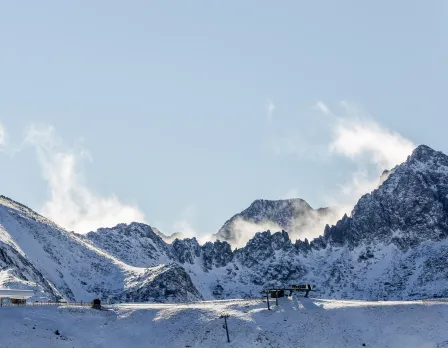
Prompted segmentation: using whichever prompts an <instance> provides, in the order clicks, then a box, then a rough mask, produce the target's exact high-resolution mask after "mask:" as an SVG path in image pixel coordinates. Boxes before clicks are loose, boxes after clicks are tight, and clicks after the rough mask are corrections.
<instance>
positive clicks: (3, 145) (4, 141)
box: [0, 123, 6, 150]
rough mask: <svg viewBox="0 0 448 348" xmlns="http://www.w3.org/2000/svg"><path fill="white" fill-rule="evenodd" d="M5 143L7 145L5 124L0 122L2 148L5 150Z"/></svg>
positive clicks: (0, 144)
mask: <svg viewBox="0 0 448 348" xmlns="http://www.w3.org/2000/svg"><path fill="white" fill-rule="evenodd" d="M5 145H6V130H5V127H4V126H3V124H1V123H0V150H3V148H4V147H5Z"/></svg>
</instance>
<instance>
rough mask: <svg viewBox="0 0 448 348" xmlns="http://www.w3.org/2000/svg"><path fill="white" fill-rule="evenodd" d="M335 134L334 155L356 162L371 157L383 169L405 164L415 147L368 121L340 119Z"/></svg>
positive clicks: (331, 145)
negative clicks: (361, 158) (364, 157)
mask: <svg viewBox="0 0 448 348" xmlns="http://www.w3.org/2000/svg"><path fill="white" fill-rule="evenodd" d="M333 134H334V138H333V141H332V142H331V144H330V145H329V149H330V151H331V152H334V153H337V154H340V155H344V156H347V157H350V158H352V159H356V158H359V157H361V156H370V158H369V160H370V162H372V163H374V164H376V165H377V166H379V167H380V168H382V169H386V168H387V169H391V168H392V167H394V166H395V165H397V164H399V163H401V162H403V161H405V160H406V158H407V156H409V155H410V154H411V152H412V150H413V149H414V148H415V145H414V144H413V143H412V141H410V140H408V139H406V138H404V137H402V136H401V135H400V134H398V133H396V132H392V131H389V130H387V129H385V128H382V127H381V126H380V125H378V124H377V123H375V122H373V121H372V120H368V119H351V120H347V119H343V118H337V119H336V122H335V125H334V129H333Z"/></svg>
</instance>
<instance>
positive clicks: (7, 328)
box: [0, 297, 448, 348]
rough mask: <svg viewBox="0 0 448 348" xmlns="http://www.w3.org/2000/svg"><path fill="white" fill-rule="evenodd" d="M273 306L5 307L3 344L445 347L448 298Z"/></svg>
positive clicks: (13, 347)
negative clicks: (222, 315)
mask: <svg viewBox="0 0 448 348" xmlns="http://www.w3.org/2000/svg"><path fill="white" fill-rule="evenodd" d="M271 308H272V310H271V311H268V310H267V308H266V303H264V302H263V301H261V300H223V301H205V302H197V303H188V304H162V303H159V304H155V303H145V304H122V305H116V306H111V307H110V308H109V309H108V310H105V311H98V310H93V309H88V308H69V307H59V308H57V307H52V306H51V307H50V306H49V307H17V308H9V307H8V308H0V347H1V348H6V347H8V348H18V347H39V348H40V347H42V348H43V347H45V348H47V347H48V348H51V347H76V348H81V347H82V348H93V347H107V348H118V347H126V348H132V347H164V348H169V347H191V348H193V347H282V348H285V347H341V348H342V347H344V348H350V347H363V344H365V346H366V347H382V348H386V347H399V348H401V347H421V348H426V347H434V348H443V347H448V303H447V302H444V301H437V300H433V301H406V302H402V301H387V302H367V301H334V300H321V299H305V298H303V297H293V298H280V299H279V306H278V307H277V306H275V300H271ZM224 313H226V314H229V315H230V318H229V319H228V323H229V332H230V339H231V343H227V342H226V335H225V329H224V328H223V324H224V321H223V319H220V318H219V317H220V316H221V314H224ZM56 330H58V331H59V333H60V335H56V334H55V332H56Z"/></svg>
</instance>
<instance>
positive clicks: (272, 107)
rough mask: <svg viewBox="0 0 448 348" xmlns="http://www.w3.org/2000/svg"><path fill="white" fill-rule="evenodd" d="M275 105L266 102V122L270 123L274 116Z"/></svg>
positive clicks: (269, 101) (271, 102)
mask: <svg viewBox="0 0 448 348" xmlns="http://www.w3.org/2000/svg"><path fill="white" fill-rule="evenodd" d="M274 110H275V104H274V102H273V101H272V100H270V99H269V100H268V121H269V122H271V121H272V119H273V116H274Z"/></svg>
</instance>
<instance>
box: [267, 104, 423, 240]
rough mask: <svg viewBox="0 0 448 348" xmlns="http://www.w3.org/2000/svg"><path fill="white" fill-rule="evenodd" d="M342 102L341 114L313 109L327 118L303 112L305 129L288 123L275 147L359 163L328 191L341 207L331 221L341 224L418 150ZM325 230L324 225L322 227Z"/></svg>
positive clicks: (333, 203)
mask: <svg viewBox="0 0 448 348" xmlns="http://www.w3.org/2000/svg"><path fill="white" fill-rule="evenodd" d="M340 105H341V106H342V110H340V111H341V115H338V114H337V113H336V112H334V111H333V110H331V108H330V107H328V106H327V105H326V104H325V103H323V102H322V101H319V102H318V103H316V105H314V107H313V108H312V109H313V110H314V111H317V112H318V113H319V114H320V115H319V116H321V117H309V115H306V114H305V115H300V117H301V119H300V121H301V122H300V123H299V124H301V125H303V127H301V128H299V127H297V126H295V127H292V126H289V125H284V124H283V125H281V127H278V128H279V129H282V130H283V129H287V131H288V132H287V134H286V135H279V134H274V135H273V138H272V149H273V150H274V151H275V152H276V153H278V154H290V155H295V156H298V157H300V158H305V159H307V160H313V161H316V160H317V161H321V160H323V159H327V158H328V157H330V156H331V157H335V156H342V157H345V158H349V159H350V160H352V161H353V163H355V165H356V169H355V171H354V172H353V173H351V174H350V175H349V177H347V179H346V180H344V181H343V182H342V183H340V184H338V185H336V187H335V188H334V190H331V192H327V194H326V196H325V197H321V199H322V201H323V203H324V205H327V206H337V207H339V208H340V210H339V211H338V212H337V213H336V214H333V215H332V216H329V221H328V223H335V222H336V221H337V219H338V218H340V217H341V216H342V215H343V214H344V213H347V214H350V212H351V210H352V209H353V206H354V205H355V204H356V202H357V201H358V200H359V198H360V197H361V196H362V195H364V194H366V193H368V192H371V191H372V190H374V189H375V188H377V187H378V184H379V182H380V175H381V173H382V171H383V170H384V169H392V168H393V167H394V166H396V165H398V164H400V163H402V162H403V161H405V160H406V158H407V156H409V155H410V154H411V153H412V151H413V149H414V148H415V145H414V143H413V142H412V141H411V140H409V139H407V138H405V137H403V136H402V135H400V134H399V133H397V132H394V131H391V130H388V129H387V128H385V127H383V126H381V125H380V124H378V123H377V122H375V121H374V120H373V119H372V118H371V117H370V116H369V115H368V114H367V113H366V112H364V111H363V110H362V109H361V108H360V107H359V106H357V105H355V104H353V103H349V102H346V101H343V102H341V103H340ZM314 116H316V115H314ZM372 165H373V166H372ZM372 167H373V168H372ZM295 192H300V190H298V191H295V190H291V191H290V193H288V195H287V197H289V196H290V194H291V193H295ZM300 198H304V199H306V198H307V197H300ZM313 198H314V199H316V198H315V197H313ZM330 220H331V221H330ZM311 225H312V224H310V226H311ZM319 228H320V227H319ZM318 230H319V229H318ZM322 232H323V229H322V230H320V233H322ZM307 234H308V235H310V236H313V235H316V234H318V231H316V232H315V233H314V232H313V231H312V229H311V230H309V231H308V232H307Z"/></svg>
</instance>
